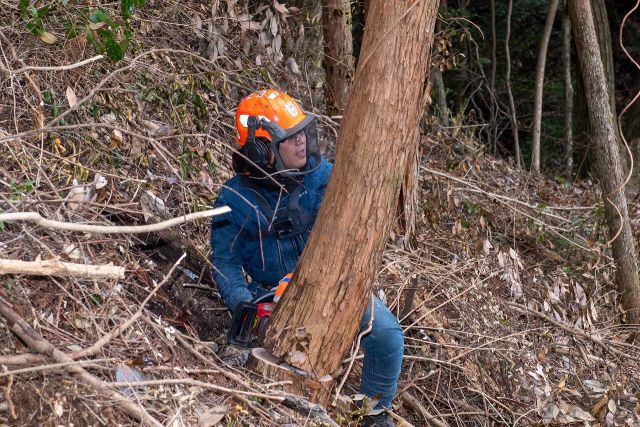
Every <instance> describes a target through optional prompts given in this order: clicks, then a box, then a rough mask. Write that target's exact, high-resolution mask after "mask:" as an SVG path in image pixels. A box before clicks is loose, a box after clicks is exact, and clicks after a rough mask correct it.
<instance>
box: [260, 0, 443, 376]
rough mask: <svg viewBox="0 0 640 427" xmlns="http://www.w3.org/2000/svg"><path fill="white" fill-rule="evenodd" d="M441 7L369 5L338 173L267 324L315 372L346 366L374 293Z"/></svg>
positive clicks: (291, 355) (285, 353) (283, 353)
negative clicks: (375, 278)
mask: <svg viewBox="0 0 640 427" xmlns="http://www.w3.org/2000/svg"><path fill="white" fill-rule="evenodd" d="M437 7H438V2H437V1H436V0H431V1H423V2H387V1H384V0H377V1H371V2H370V4H369V10H368V16H367V25H366V27H365V34H364V39H363V45H362V50H361V59H360V61H359V64H358V68H357V70H356V75H355V78H354V82H353V87H352V91H351V96H350V97H349V102H348V105H347V110H346V116H345V121H344V123H343V125H342V128H341V130H340V134H339V138H338V139H339V143H338V149H337V154H336V162H335V168H334V171H333V175H332V178H331V182H330V184H329V188H328V189H327V193H326V195H325V198H324V202H323V204H322V208H321V209H320V213H319V216H318V220H317V222H316V224H315V226H314V229H313V232H312V234H311V236H310V238H309V241H308V242H307V245H306V247H305V250H304V252H303V254H302V257H301V259H300V262H299V264H298V267H297V268H296V271H295V273H294V277H293V281H292V284H291V285H289V286H290V288H289V290H288V291H287V293H286V294H285V295H284V297H283V299H282V300H281V301H280V302H279V303H278V306H277V308H276V310H275V312H274V314H273V316H272V319H271V321H270V324H269V327H268V329H267V331H266V333H265V347H266V348H267V349H268V350H269V351H270V352H271V353H272V354H273V355H275V356H276V357H278V358H281V359H283V360H285V361H287V362H288V363H290V364H292V365H294V366H296V367H298V368H301V369H304V370H305V371H307V372H309V373H312V375H313V377H315V378H316V379H320V378H322V377H323V376H325V375H327V374H333V373H334V372H335V371H336V370H337V369H338V367H339V366H340V363H341V361H342V358H343V356H344V354H345V353H346V351H347V350H348V349H349V347H350V346H351V343H352V341H353V338H354V337H355V334H356V332H357V330H358V327H359V324H360V319H361V317H362V314H363V311H364V308H365V306H366V304H367V303H368V301H369V298H368V294H369V290H370V285H371V282H372V280H373V278H374V276H375V274H376V271H377V268H378V266H379V263H380V260H381V255H382V250H383V248H384V246H385V244H386V242H387V238H388V231H389V225H390V224H391V222H392V219H393V216H394V215H393V214H394V212H395V209H396V206H397V203H398V196H399V192H400V188H401V186H402V181H403V177H404V176H405V169H406V165H407V162H408V161H409V159H408V157H409V155H410V153H415V151H416V150H415V147H416V146H417V144H418V138H419V126H418V122H419V117H420V114H421V112H422V111H421V107H422V98H423V83H424V79H425V76H426V72H427V69H428V66H429V55H430V48H431V44H432V42H433V29H434V23H435V17H436V13H437ZM398 64H403V66H402V67H398ZM345 189H348V190H345Z"/></svg>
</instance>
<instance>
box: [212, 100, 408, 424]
mask: <svg viewBox="0 0 640 427" xmlns="http://www.w3.org/2000/svg"><path fill="white" fill-rule="evenodd" d="M236 130H237V134H236V141H237V143H238V144H239V147H240V150H239V151H237V152H235V153H234V154H233V155H232V167H233V169H234V172H235V173H236V175H235V176H234V177H232V178H231V179H229V180H228V181H227V182H226V183H225V184H224V185H223V186H222V188H221V190H220V192H219V194H218V197H217V199H216V202H215V206H216V207H218V206H225V205H227V206H229V207H230V208H231V211H230V212H229V213H227V214H224V215H221V216H217V217H214V219H213V220H212V227H211V262H212V264H213V266H214V269H213V271H214V273H213V275H214V280H215V282H216V284H217V286H218V289H219V291H220V294H221V296H222V298H223V299H224V302H225V304H226V305H227V307H228V308H229V310H231V311H232V312H233V311H234V310H235V308H236V306H237V305H238V304H240V303H241V302H244V301H251V300H253V299H254V298H256V297H259V296H261V295H263V294H265V293H267V292H268V291H270V290H271V289H273V288H274V287H275V286H277V285H278V282H279V280H280V279H281V278H283V277H284V276H285V275H287V274H288V273H290V272H292V271H294V269H295V266H296V263H297V261H298V258H299V257H300V255H301V254H302V250H303V249H304V246H305V243H306V241H307V238H308V237H309V233H310V232H311V229H312V227H313V224H314V222H315V220H316V216H317V214H318V211H319V209H320V203H321V202H322V198H323V196H324V193H325V190H326V188H327V184H328V182H329V176H330V173H331V170H332V164H331V163H329V162H328V161H327V160H325V159H324V158H323V157H322V156H321V155H320V154H319V149H318V136H317V130H316V126H315V116H314V115H313V114H311V113H308V112H305V111H303V110H302V109H301V108H300V106H299V105H298V103H297V102H296V101H295V100H294V99H293V98H291V97H290V96H289V95H287V94H286V93H283V92H281V91H278V90H275V89H265V90H261V91H258V92H255V93H252V94H251V95H249V96H247V97H246V98H244V99H243V100H242V101H241V102H240V104H239V105H238V109H237V110H236ZM245 273H246V274H247V275H248V276H249V277H250V280H247V278H246V276H245ZM371 305H372V304H369V307H368V308H367V310H366V312H365V314H364V316H363V318H362V322H361V325H360V330H361V331H362V330H364V329H366V328H367V327H368V323H369V318H370V310H371ZM373 310H374V318H373V319H374V320H373V325H372V330H371V332H370V333H369V334H368V335H366V336H365V337H364V338H363V339H362V341H361V345H362V348H363V349H364V361H363V369H362V378H361V383H360V392H361V393H362V394H365V395H366V396H369V397H370V398H372V399H379V401H378V403H377V405H376V407H375V408H376V409H383V408H389V407H390V406H391V401H392V400H393V397H394V394H395V392H396V390H397V381H398V377H399V375H400V368H401V364H402V357H403V351H404V339H403V333H402V328H401V327H400V325H399V323H398V320H397V319H396V317H395V316H394V315H393V314H392V313H391V312H390V311H389V310H388V309H387V307H385V305H384V304H383V303H382V302H381V301H380V300H379V299H378V298H374V303H373ZM374 401H375V400H372V402H374ZM363 423H364V425H369V426H374V425H377V426H392V425H394V424H393V422H392V421H391V418H390V417H389V415H388V414H387V413H386V412H382V413H380V414H376V415H369V416H365V417H364V419H363Z"/></svg>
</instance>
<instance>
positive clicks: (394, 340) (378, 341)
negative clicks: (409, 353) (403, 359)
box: [371, 313, 404, 353]
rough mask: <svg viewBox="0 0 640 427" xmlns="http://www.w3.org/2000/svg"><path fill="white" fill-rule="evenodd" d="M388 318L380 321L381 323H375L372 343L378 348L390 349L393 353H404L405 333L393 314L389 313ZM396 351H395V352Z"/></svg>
mask: <svg viewBox="0 0 640 427" xmlns="http://www.w3.org/2000/svg"><path fill="white" fill-rule="evenodd" d="M388 314H389V315H388V316H386V318H383V319H380V322H375V321H374V328H373V331H372V333H371V335H372V337H371V338H372V341H374V342H375V345H376V346H381V347H384V348H387V349H389V350H390V351H389V352H390V353H391V352H394V353H395V352H396V351H397V352H403V351H404V332H403V331H402V328H401V327H400V324H399V323H398V319H396V317H395V316H393V314H391V313H388ZM393 350H395V351H393Z"/></svg>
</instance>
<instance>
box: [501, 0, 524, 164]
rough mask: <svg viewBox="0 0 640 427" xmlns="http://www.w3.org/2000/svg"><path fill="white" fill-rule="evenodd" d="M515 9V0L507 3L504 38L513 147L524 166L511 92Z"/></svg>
mask: <svg viewBox="0 0 640 427" xmlns="http://www.w3.org/2000/svg"><path fill="white" fill-rule="evenodd" d="M512 11H513V0H509V3H508V5H507V33H506V35H505V38H504V57H505V63H506V66H507V71H506V73H505V84H506V87H507V97H508V99H509V120H510V122H511V132H512V133H513V147H514V150H515V152H516V167H518V168H520V167H522V154H521V152H520V138H519V136H518V119H517V113H516V106H515V103H514V102H513V93H512V92H511V53H510V51H509V37H510V36H511V12H512Z"/></svg>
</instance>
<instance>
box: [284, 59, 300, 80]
mask: <svg viewBox="0 0 640 427" xmlns="http://www.w3.org/2000/svg"><path fill="white" fill-rule="evenodd" d="M287 66H288V67H289V70H290V71H291V72H292V73H293V74H295V75H298V76H299V75H300V67H298V63H297V62H296V60H295V59H293V56H290V57H289V59H287Z"/></svg>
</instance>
